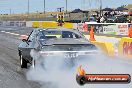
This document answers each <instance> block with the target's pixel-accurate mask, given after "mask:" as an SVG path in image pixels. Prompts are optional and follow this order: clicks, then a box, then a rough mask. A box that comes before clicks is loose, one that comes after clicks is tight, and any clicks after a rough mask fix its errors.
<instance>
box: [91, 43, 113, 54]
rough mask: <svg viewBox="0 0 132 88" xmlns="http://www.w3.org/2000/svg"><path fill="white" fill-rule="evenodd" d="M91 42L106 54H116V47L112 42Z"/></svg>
mask: <svg viewBox="0 0 132 88" xmlns="http://www.w3.org/2000/svg"><path fill="white" fill-rule="evenodd" d="M91 43H93V44H95V45H96V46H97V47H99V48H100V49H101V50H102V51H103V52H104V54H106V55H108V56H114V47H113V45H112V43H107V42H100V41H93V42H91Z"/></svg>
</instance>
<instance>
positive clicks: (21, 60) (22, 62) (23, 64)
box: [20, 55, 27, 68]
mask: <svg viewBox="0 0 132 88" xmlns="http://www.w3.org/2000/svg"><path fill="white" fill-rule="evenodd" d="M20 65H21V68H27V61H26V60H25V59H24V58H23V56H22V55H20Z"/></svg>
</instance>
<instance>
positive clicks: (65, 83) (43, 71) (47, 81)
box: [27, 50, 132, 88]
mask: <svg viewBox="0 0 132 88" xmlns="http://www.w3.org/2000/svg"><path fill="white" fill-rule="evenodd" d="M38 53H39V52H36V51H34V50H32V51H31V56H32V57H33V58H34V59H38V60H39V59H40V58H42V57H40V56H39V54H38ZM72 65H73V66H72ZM80 65H82V67H83V68H84V69H85V70H86V72H87V73H88V74H92V73H93V74H99V73H101V74H110V73H112V74H130V75H131V74H132V70H130V69H131V67H132V64H128V63H123V62H120V60H116V58H108V57H106V56H103V55H100V56H94V57H92V58H91V57H89V56H87V57H85V58H80V59H78V60H75V61H74V63H68V64H67V62H66V60H65V59H64V58H61V57H60V58H58V57H52V58H43V60H42V61H41V62H40V63H39V64H36V66H35V68H34V69H33V68H30V69H29V71H28V72H27V79H28V80H33V81H37V82H39V83H40V84H41V85H42V87H41V88H132V84H131V83H130V84H86V85H84V86H80V85H78V84H77V82H76V73H77V67H78V66H80Z"/></svg>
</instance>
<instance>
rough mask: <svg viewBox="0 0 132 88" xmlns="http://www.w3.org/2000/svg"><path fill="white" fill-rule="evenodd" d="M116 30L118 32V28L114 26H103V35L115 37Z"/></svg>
mask: <svg viewBox="0 0 132 88" xmlns="http://www.w3.org/2000/svg"><path fill="white" fill-rule="evenodd" d="M117 30H118V28H117V26H116V24H113V25H103V34H111V35H116V33H117Z"/></svg>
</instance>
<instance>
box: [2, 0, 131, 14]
mask: <svg viewBox="0 0 132 88" xmlns="http://www.w3.org/2000/svg"><path fill="white" fill-rule="evenodd" d="M29 1H30V12H37V11H39V12H42V11H43V1H44V0H29ZM45 1H46V11H57V8H58V7H65V0H45ZM67 1H68V10H73V9H75V8H80V9H90V8H99V3H98V1H99V0H67ZM89 1H90V2H91V3H89ZM84 3H85V4H84ZM102 4H103V8H104V7H112V8H115V7H118V6H121V5H125V4H132V0H102ZM27 8H28V0H0V13H2V14H3V13H4V14H9V13H10V9H11V12H12V13H26V12H27V11H28V10H27Z"/></svg>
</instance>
